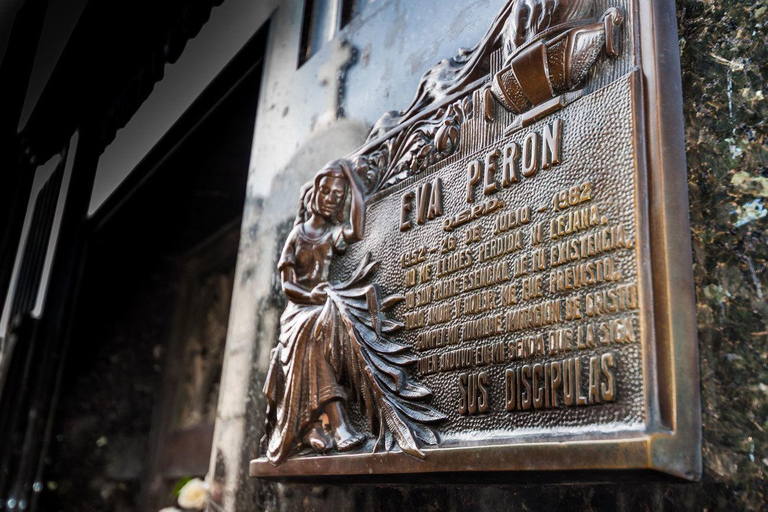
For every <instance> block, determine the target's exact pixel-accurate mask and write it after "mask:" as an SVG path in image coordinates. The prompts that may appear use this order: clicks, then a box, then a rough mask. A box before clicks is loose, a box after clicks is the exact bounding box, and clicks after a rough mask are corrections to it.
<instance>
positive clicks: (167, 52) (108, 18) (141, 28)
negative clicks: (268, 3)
mask: <svg viewBox="0 0 768 512" xmlns="http://www.w3.org/2000/svg"><path fill="white" fill-rule="evenodd" d="M222 2H223V0H163V1H161V2H158V1H157V0H91V1H90V2H89V3H88V5H87V6H86V8H85V11H84V12H83V15H82V17H81V18H80V20H79V22H78V24H77V26H76V27H75V30H74V32H73V35H72V37H71V38H70V40H69V42H68V43H67V46H66V48H65V50H64V52H63V54H62V57H61V59H60V60H59V62H58V63H57V65H56V67H55V69H54V72H53V74H52V75H51V78H50V80H49V82H48V84H47V85H46V87H45V89H44V91H43V94H42V95H41V98H40V101H39V102H38V103H37V105H36V106H35V108H34V110H33V112H32V115H31V117H30V120H29V122H28V123H27V125H26V127H25V128H24V130H23V132H22V133H21V134H20V135H21V137H22V141H23V144H24V146H25V147H27V148H29V150H28V152H29V154H30V155H32V156H34V157H36V159H37V160H38V161H43V160H45V159H47V158H48V157H50V156H51V155H52V154H54V153H57V152H58V151H60V150H61V148H62V147H63V146H64V144H65V143H66V141H67V140H68V139H69V137H70V136H71V135H72V133H73V132H74V131H75V130H76V129H77V128H78V126H83V127H85V126H87V127H89V128H90V129H91V130H93V131H94V132H95V133H93V134H92V135H93V136H96V137H97V139H98V141H99V145H100V148H101V150H102V151H103V149H104V148H105V147H106V146H107V145H109V143H110V142H111V141H112V140H113V139H114V137H115V133H116V132H117V130H119V129H120V128H122V127H124V126H125V125H126V124H127V123H128V121H129V120H130V119H131V117H132V116H133V114H134V113H135V112H136V111H137V110H138V109H139V107H140V106H141V104H142V103H143V102H144V101H145V100H146V99H147V98H148V97H149V95H150V93H151V92H152V89H153V88H154V85H155V83H157V82H158V81H160V80H161V79H162V78H163V73H164V70H165V65H166V64H168V63H173V62H175V61H176V60H177V59H178V58H179V56H180V55H181V53H182V51H183V50H184V47H185V46H186V44H187V41H189V40H190V39H191V38H193V37H195V36H196V35H197V34H198V32H199V31H200V29H201V28H202V26H203V25H204V24H205V23H206V22H207V21H208V19H209V17H210V13H211V10H212V9H213V7H215V6H217V5H220V4H221V3H222Z"/></svg>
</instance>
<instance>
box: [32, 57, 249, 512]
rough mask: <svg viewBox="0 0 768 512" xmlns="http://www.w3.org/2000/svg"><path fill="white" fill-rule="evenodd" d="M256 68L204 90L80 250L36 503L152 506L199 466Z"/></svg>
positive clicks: (202, 469) (68, 507)
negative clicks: (199, 103)
mask: <svg viewBox="0 0 768 512" xmlns="http://www.w3.org/2000/svg"><path fill="white" fill-rule="evenodd" d="M251 62H254V61H251ZM260 80H261V70H260V66H256V67H251V68H249V70H248V71H246V72H244V73H242V74H241V75H240V76H239V77H237V78H236V80H232V81H230V83H229V87H228V88H225V89H223V90H220V91H219V92H218V93H216V97H214V98H213V100H212V101H211V99H210V97H211V91H208V92H207V94H208V96H209V100H208V107H207V108H202V109H198V110H197V112H198V114H197V115H192V116H191V118H190V115H189V114H188V115H186V118H187V119H186V121H185V123H184V125H183V126H181V127H180V128H179V127H178V126H177V127H176V128H174V130H175V138H174V140H171V141H170V142H169V141H165V142H164V143H161V144H160V153H159V154H155V155H154V156H153V158H154V159H155V164H153V165H152V170H151V172H147V173H145V174H144V176H142V177H141V178H142V179H140V180H136V183H134V184H133V185H130V186H127V187H123V190H121V191H119V193H120V197H118V198H116V199H115V200H113V201H111V202H109V203H107V206H106V207H107V208H109V210H110V211H109V215H108V216H107V217H104V218H102V219H100V220H99V225H98V227H97V228H96V229H95V230H94V233H93V235H92V238H91V240H90V242H89V245H88V254H87V257H86V259H85V261H84V263H83V271H82V272H83V274H82V281H81V285H80V287H79V292H78V294H77V297H76V306H75V313H74V327H73V331H72V336H71V341H70V347H69V353H68V357H67V360H66V363H65V366H64V371H63V377H62V381H61V384H60V386H59V388H58V393H59V398H58V405H57V409H56V410H57V412H56V415H55V417H54V421H53V422H52V430H51V445H50V448H49V450H48V456H47V459H46V468H45V472H44V474H43V475H42V476H43V477H42V478H41V479H40V482H38V483H37V484H36V486H39V488H38V489H37V490H38V491H39V492H40V493H41V494H40V502H39V505H40V506H39V507H38V510H45V511H59V510H61V511H75V510H77V511H80V512H88V511H94V512H96V511H99V512H107V511H120V512H122V511H126V512H128V511H131V512H134V511H137V510H148V511H153V512H154V511H155V510H159V509H161V508H163V507H165V506H170V505H172V504H173V502H174V500H175V498H174V496H173V489H174V487H175V486H176V485H177V484H178V483H179V482H180V481H183V479H184V478H185V477H203V476H204V475H205V473H206V470H207V463H208V459H209V456H210V450H211V442H212V437H213V420H214V417H215V410H216V401H217V399H218V382H219V378H220V374H221V363H222V360H223V351H224V341H225V339H226V329H227V322H228V317H229V305H230V300H231V291H232V280H233V276H234V269H235V263H236V260H237V250H238V241H239V233H240V220H241V216H242V212H243V206H244V201H245V189H246V180H247V174H248V166H249V159H250V152H251V144H252V137H253V128H254V123H255V117H256V110H257V100H258V91H259V84H260ZM214 93H215V91H214ZM194 112H195V111H194V110H193V112H192V114H194ZM163 148H165V149H163ZM153 152H154V153H158V150H155V151H153ZM126 188H127V189H128V190H126Z"/></svg>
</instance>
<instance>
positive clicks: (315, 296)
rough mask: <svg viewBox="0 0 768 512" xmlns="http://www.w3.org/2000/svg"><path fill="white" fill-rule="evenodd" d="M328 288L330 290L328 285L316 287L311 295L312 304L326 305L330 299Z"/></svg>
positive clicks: (323, 284) (321, 284) (322, 284)
mask: <svg viewBox="0 0 768 512" xmlns="http://www.w3.org/2000/svg"><path fill="white" fill-rule="evenodd" d="M326 288H328V283H320V284H319V285H317V286H315V288H314V289H313V290H312V291H311V292H310V294H309V297H310V298H311V299H312V302H314V303H316V304H322V303H324V302H325V301H326V300H327V299H328V292H326V291H325V290H326Z"/></svg>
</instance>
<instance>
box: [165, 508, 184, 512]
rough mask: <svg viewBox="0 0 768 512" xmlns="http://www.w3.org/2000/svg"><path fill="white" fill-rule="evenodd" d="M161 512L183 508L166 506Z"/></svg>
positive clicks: (177, 511) (175, 511) (178, 511)
mask: <svg viewBox="0 0 768 512" xmlns="http://www.w3.org/2000/svg"><path fill="white" fill-rule="evenodd" d="M160 512H181V510H179V509H177V508H176V507H165V508H164V509H163V510H161V511H160Z"/></svg>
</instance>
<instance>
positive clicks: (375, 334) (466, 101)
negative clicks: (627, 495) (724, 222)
mask: <svg viewBox="0 0 768 512" xmlns="http://www.w3.org/2000/svg"><path fill="white" fill-rule="evenodd" d="M604 3H605V2H599V1H597V0H517V1H515V0H513V1H510V2H508V3H507V4H506V5H505V6H504V7H503V9H502V11H501V12H500V14H499V15H498V16H497V18H496V19H495V20H494V22H493V24H492V25H491V27H490V29H489V30H488V32H487V33H486V35H485V36H484V37H483V39H482V40H481V41H480V42H479V43H478V44H477V45H476V46H475V47H474V48H471V49H469V50H463V51H462V52H461V54H460V55H458V56H457V57H455V58H453V59H450V60H445V61H443V62H441V63H439V64H438V65H436V66H435V67H434V68H432V69H430V70H429V71H428V72H427V73H426V74H425V75H424V77H423V78H422V80H421V82H420V84H419V87H418V92H417V95H416V97H415V99H414V101H413V102H412V104H411V105H410V106H409V107H408V108H407V109H406V110H404V111H402V112H390V113H388V114H386V115H384V116H383V117H382V118H381V120H380V121H379V122H378V123H377V124H376V125H375V126H374V128H373V130H372V132H371V134H370V136H369V139H368V143H367V144H366V145H365V146H364V147H363V148H361V149H360V150H359V151H358V152H356V153H355V154H353V155H350V156H349V157H347V158H342V159H339V160H336V161H333V162H331V163H329V164H328V165H327V166H326V167H325V168H323V169H322V170H320V171H319V172H318V173H317V175H316V176H315V178H314V180H313V181H312V182H311V183H308V184H307V185H305V187H304V188H303V189H302V191H301V194H300V201H299V212H298V214H297V217H296V221H295V224H294V228H293V230H292V231H291V233H290V235H289V236H288V239H287V241H286V242H285V246H284V249H283V252H282V256H281V258H280V261H279V263H278V270H279V272H280V276H281V282H282V289H283V292H284V293H285V295H286V297H287V299H288V306H287V308H286V310H285V312H284V313H283V316H282V318H281V329H280V338H279V342H278V344H277V346H276V348H275V349H274V350H273V351H272V354H271V363H270V367H269V373H268V376H267V379H266V383H265V385H264V392H265V393H266V396H267V398H268V403H269V407H268V411H267V424H266V435H265V436H264V438H263V440H262V455H263V456H264V457H266V459H267V460H268V462H269V463H271V464H272V465H278V466H279V465H281V464H283V463H284V462H286V461H287V460H288V459H291V458H297V457H298V458H307V457H310V458H311V457H316V456H318V455H319V456H325V455H328V454H334V453H362V452H365V453H376V452H391V451H401V452H404V453H405V454H408V455H411V456H413V457H415V458H417V459H424V458H425V457H429V456H430V455H429V454H428V453H426V452H425V451H424V448H425V447H429V446H433V445H437V444H439V443H440V442H441V439H440V436H439V434H438V432H437V430H436V428H437V427H438V426H439V425H444V424H445V423H446V422H450V419H449V415H448V414H447V411H444V410H441V408H440V407H439V406H437V405H435V404H434V403H433V400H432V398H433V394H434V392H435V391H436V390H434V389H430V387H429V386H428V385H426V384H425V383H424V382H423V381H420V380H419V379H418V376H417V375H416V374H417V372H416V368H415V366H416V363H417V361H418V360H419V358H418V357H417V354H416V352H415V350H414V347H413V345H412V344H409V343H404V342H402V341H400V335H401V333H402V332H403V329H404V327H406V326H405V324H404V321H403V317H404V315H403V314H402V306H403V304H402V303H403V301H404V298H405V297H404V295H403V294H402V293H398V292H399V291H401V290H393V289H387V287H386V286H384V285H382V284H381V283H378V282H377V267H378V264H379V262H378V261H371V258H370V254H369V253H365V254H364V255H363V256H362V257H361V258H360V259H359V260H358V262H357V263H356V269H355V270H354V271H353V272H351V275H347V276H346V278H345V279H340V280H339V282H337V281H334V280H332V279H331V273H330V269H331V267H332V265H333V264H334V261H335V259H337V258H340V257H341V255H342V254H344V253H345V252H347V250H348V249H350V248H352V246H353V245H354V244H357V243H358V242H360V241H362V240H365V239H366V237H371V236H374V235H372V234H371V233H366V231H365V227H366V213H367V212H366V210H367V209H368V208H369V205H370V204H372V203H373V202H375V201H376V200H377V199H378V198H380V197H383V195H385V194H387V192H388V190H389V189H391V188H392V187H395V186H396V185H398V184H400V183H402V182H404V181H405V180H407V179H409V178H412V177H417V176H418V175H420V174H422V173H426V172H427V171H429V170H430V169H434V168H435V166H437V165H441V163H445V162H448V163H450V159H451V157H456V156H458V153H461V152H462V151H465V152H466V151H470V150H477V149H478V147H468V148H462V147H461V146H462V144H464V143H466V142H462V141H467V140H473V141H475V139H472V138H471V137H470V135H469V134H467V133H464V134H462V131H463V130H465V129H467V128H468V127H469V129H470V130H474V131H475V132H477V131H478V130H481V131H482V130H483V129H484V126H486V125H487V126H491V125H500V124H503V126H501V129H500V130H497V131H498V132H499V134H501V133H503V134H504V135H508V134H510V133H513V132H515V131H517V130H520V129H522V128H524V127H526V126H528V125H530V124H531V123H533V122H535V121H537V120H539V119H541V118H543V117H546V116H548V115H551V114H552V113H553V112H556V111H558V110H559V109H562V108H564V107H565V106H566V105H567V104H569V103H571V102H572V101H574V100H576V99H578V98H579V97H580V96H581V95H582V94H583V93H584V91H585V89H583V88H584V87H585V85H588V82H589V75H590V70H592V69H593V67H594V66H595V63H596V62H598V61H599V60H601V59H603V60H605V59H611V58H615V57H617V56H618V55H619V53H620V47H619V42H618V41H619V39H620V37H619V36H620V31H621V25H622V23H623V21H624V16H623V14H622V9H621V8H619V7H615V6H611V7H607V8H605V9H602V10H600V12H598V5H603V4H604ZM555 124H556V125H557V123H555ZM470 125H472V126H470ZM552 136H553V135H552V134H551V133H550V137H552ZM468 137H470V138H468ZM473 144H474V143H473ZM474 145H475V146H477V144H474ZM553 158H557V157H556V156H554V155H553ZM469 169H470V174H471V169H472V167H471V166H470V167H469ZM476 171H477V176H478V178H479V176H480V171H479V168H476ZM470 181H471V180H470ZM486 181H487V180H486ZM475 183H476V182H475ZM462 186H463V185H462ZM470 186H471V185H470ZM442 187H443V183H442V181H441V179H440V178H437V179H435V180H433V181H432V182H430V183H429V184H428V185H425V186H421V187H420V188H419V190H418V191H417V192H416V194H421V196H420V197H414V196H413V194H412V195H411V196H410V197H411V199H413V200H414V201H415V202H417V203H419V204H421V203H423V204H424V206H423V207H421V206H416V207H415V208H413V210H414V216H413V219H412V220H404V221H402V223H401V225H400V230H401V231H405V230H407V229H409V228H410V227H411V226H412V225H413V223H418V224H423V223H424V222H425V221H426V220H428V219H434V218H435V217H437V216H442V215H443V213H444V212H443V209H444V205H443V199H442V194H443V191H442ZM486 187H487V184H486ZM470 194H471V192H470ZM406 196H408V194H405V195H404V198H405V197H406ZM469 200H471V196H468V201H469ZM403 205H405V199H403ZM486 206H487V205H486ZM501 207H503V201H497V203H496V207H495V208H497V209H499V208H501ZM410 210H411V207H410V206H408V207H406V206H403V208H402V215H405V216H406V217H407V214H408V213H409V212H410ZM416 210H418V211H416ZM400 213H401V212H398V214H400ZM488 213H490V212H488ZM484 214H485V213H483V215H484ZM402 215H401V216H402ZM457 225H458V224H457ZM444 226H447V227H446V228H445V231H446V232H448V231H451V229H452V228H451V229H449V227H451V226H452V225H451V224H450V222H448V223H445V224H444ZM369 241H370V240H369ZM378 243H379V244H386V243H387V240H378ZM454 243H455V242H454ZM358 252H359V251H358ZM419 257H420V256H419V255H418V254H416V255H415V256H414V258H415V260H414V261H416V260H418V259H419ZM409 258H410V257H409ZM406 266H408V265H406ZM406 287H407V285H406ZM389 288H391V286H390V287H389ZM388 293H390V294H389V295H388ZM398 308H400V309H399V310H398ZM396 311H400V313H399V314H395V312H396ZM605 364H606V363H605V361H604V362H603V365H605ZM423 370H424V369H423V368H422V369H421V370H420V371H419V372H418V373H420V374H425V373H426V374H428V373H429V370H428V369H427V370H426V371H423ZM475 380H477V379H475ZM465 384H466V383H465ZM470 384H471V383H470ZM482 385H483V383H482V382H479V383H478V382H475V386H480V387H482ZM444 391H445V390H441V393H443V392H444ZM470 398H471V399H472V400H473V402H475V398H476V397H474V396H473V397H470ZM487 400H488V399H487V397H485V398H483V397H482V396H480V397H477V401H479V403H475V405H474V407H475V408H477V407H480V408H482V407H487ZM483 401H485V402H483ZM441 403H444V400H443V401H442V402H441ZM483 403H484V404H485V405H483ZM351 415H355V416H357V420H355V421H352V420H350V416H351Z"/></svg>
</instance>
